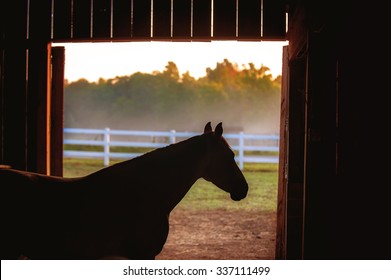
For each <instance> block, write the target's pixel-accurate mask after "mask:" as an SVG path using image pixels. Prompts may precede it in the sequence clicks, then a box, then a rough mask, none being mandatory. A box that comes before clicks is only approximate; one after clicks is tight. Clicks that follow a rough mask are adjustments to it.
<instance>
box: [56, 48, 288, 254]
mask: <svg viewBox="0 0 391 280" xmlns="http://www.w3.org/2000/svg"><path fill="white" fill-rule="evenodd" d="M215 43H216V44H217V43H218V44H219V49H220V52H221V53H222V50H229V52H231V53H233V52H234V51H235V47H232V45H231V46H229V42H224V41H222V42H215ZM215 43H213V44H215ZM236 43H238V44H239V43H240V42H236ZM147 44H149V45H147V46H150V47H151V48H152V47H155V46H154V45H157V44H155V43H154V42H149V43H147ZM201 44H203V45H205V46H208V45H209V50H208V48H207V49H206V50H205V49H202V48H201V47H198V48H199V53H194V52H195V50H190V49H189V46H190V45H187V46H185V45H184V43H173V42H166V43H165V44H163V45H161V44H160V46H159V47H156V48H155V49H154V50H153V49H150V50H148V51H146V49H145V45H144V50H143V49H141V51H142V53H143V55H141V57H142V59H143V60H142V61H144V63H143V62H142V61H141V62H135V61H134V60H133V61H132V60H130V61H129V64H128V65H127V66H128V67H126V63H125V64H124V65H125V67H124V68H125V70H121V71H122V72H121V71H118V72H113V74H104V72H100V73H101V74H97V75H96V76H93V75H92V74H91V73H92V72H93V69H94V68H95V69H105V70H107V69H110V68H116V67H112V66H109V63H110V62H111V61H110V55H109V54H110V53H115V52H116V51H117V52H118V50H115V48H113V50H112V51H110V50H109V49H106V50H105V51H102V49H101V50H97V54H95V56H92V55H91V54H92V53H94V49H95V48H96V49H99V47H102V46H103V44H100V43H93V44H92V43H89V44H87V43H72V44H61V43H56V44H53V46H64V47H65V61H66V62H65V96H64V106H65V107H64V108H65V111H64V127H65V129H73V128H78V129H96V130H105V129H109V130H110V131H112V130H131V131H155V132H156V131H173V130H175V131H176V132H195V133H197V132H198V133H201V132H202V128H203V125H204V124H205V123H206V121H212V124H214V125H216V124H217V123H218V122H220V121H222V122H223V124H224V128H225V133H227V134H240V133H243V134H251V135H257V134H260V135H272V136H277V137H278V134H279V129H280V120H279V116H280V111H279V109H280V91H281V68H282V58H281V56H282V46H284V45H286V42H267V43H264V42H262V44H265V45H267V44H269V45H270V46H268V47H273V48H275V49H278V50H279V52H277V56H275V55H276V54H275V53H276V52H273V55H274V56H275V58H274V61H273V65H271V64H270V65H268V62H263V61H259V59H258V58H257V57H256V55H254V56H253V58H252V56H251V54H256V51H254V50H251V49H250V46H249V45H247V47H246V48H247V54H248V56H247V60H246V61H237V60H235V58H230V57H220V59H219V58H216V53H214V56H215V58H214V60H211V58H209V61H210V63H209V64H208V65H205V66H204V73H202V71H201V72H198V73H195V72H193V71H194V70H193V71H192V70H189V69H190V66H191V65H189V64H188V66H187V65H186V63H189V62H185V64H183V63H182V62H181V61H180V60H177V61H176V60H175V58H174V56H172V59H170V58H167V59H166V61H164V62H163V64H160V66H159V65H157V66H152V68H150V69H147V68H146V67H145V66H146V65H149V64H150V63H151V61H152V60H153V59H156V58H154V57H153V56H152V55H151V54H162V53H167V52H169V51H170V50H171V49H172V46H173V45H180V46H181V48H182V49H185V50H187V51H188V52H187V53H186V52H185V53H184V55H187V56H189V53H191V54H192V55H191V57H193V58H194V57H195V58H196V60H194V61H193V63H200V57H203V56H206V54H213V50H212V48H211V47H210V45H211V44H212V43H210V42H209V43H206V42H203V43H201ZM240 44H242V45H246V44H247V43H245V42H241V43H240ZM104 45H105V48H107V46H117V45H120V43H110V44H104ZM136 45H137V44H136V43H130V44H129V46H128V49H127V50H128V52H129V53H132V52H135V53H137V52H138V51H139V50H137V47H136ZM165 45H167V46H165ZM194 45H195V44H194ZM75 47H79V48H80V49H82V51H80V50H79V51H76V50H75ZM166 47H168V48H166ZM203 47H204V46H203ZM258 48H260V45H258ZM83 49H84V50H83ZM265 49H267V48H265ZM259 51H260V52H262V50H261V49H259ZM129 53H128V54H129ZM269 53H270V52H269ZM78 55H79V56H78ZM128 56H129V57H130V56H131V55H128ZM139 56H140V55H139ZM212 56H213V55H212ZM269 56H271V54H269ZM125 58H126V56H125V57H123V59H122V61H121V59H119V60H117V62H118V63H120V62H122V63H123V62H124V61H125V62H126V59H125ZM111 59H112V58H111ZM133 59H134V58H133ZM99 63H102V64H99ZM91 64H92V65H94V66H93V68H92V69H91V68H88V67H85V68H84V66H88V65H91ZM134 64H135V65H136V66H138V67H136V68H133V69H132V67H131V66H133V65H134ZM83 65H84V66H83ZM275 65H277V66H275ZM119 68H121V67H119V66H118V67H117V70H119ZM272 70H273V71H272ZM75 72H76V73H79V74H78V75H79V76H77V74H76V75H75ZM98 73H99V72H98ZM167 81H169V82H167ZM257 82H258V83H260V84H261V85H259V87H258V85H257ZM143 83H144V87H142V85H143ZM154 83H155V84H154ZM251 83H253V84H251ZM254 83H255V84H254ZM146 84H147V85H149V86H151V85H153V84H154V85H155V88H159V89H160V91H159V94H155V95H159V97H156V96H155V98H162V100H169V101H170V102H162V103H161V104H160V101H161V100H160V101H157V100H158V99H156V100H155V101H151V100H152V99H147V98H146V99H143V98H139V99H137V102H138V103H136V104H132V102H131V101H130V100H129V99H127V97H129V96H132V97H133V98H134V91H135V90H133V95H132V93H131V92H132V90H129V88H130V87H132V86H135V85H137V86H138V90H139V93H140V92H143V94H139V95H138V97H140V95H141V96H144V97H145V96H146V95H148V94H151V95H154V94H152V93H151V92H150V91H148V90H150V88H147V89H146V88H145V85H146ZM120 85H124V87H122V89H121V87H120ZM163 85H164V86H163ZM238 85H240V86H241V87H239V86H238ZM126 87H127V89H128V90H126ZM162 88H164V89H165V90H166V92H164V91H163V90H162ZM260 88H263V89H262V90H263V91H262V90H261V89H260ZM173 89H175V94H171V95H170V94H167V92H170V91H172V90H173ZM194 89H198V90H199V91H200V92H198V93H196V92H195V90H194ZM202 89H203V90H204V91H202ZM257 90H258V91H257ZM235 91H236V92H238V93H237V94H236V95H235ZM118 92H122V94H121V98H119V99H118V98H117V99H116V98H115V97H114V96H115V95H116V94H118ZM183 92H186V94H187V95H185V96H184V94H183ZM262 92H263V93H266V94H265V95H267V96H262ZM181 93H182V94H181ZM276 93H277V95H276ZM191 94H193V95H196V94H197V99H189V98H190V97H191ZM273 94H274V95H273ZM193 97H194V96H193ZM216 97H218V98H216ZM202 98H209V99H205V100H204V101H202V100H201V101H200V99H202ZM177 99H180V100H181V101H182V102H183V103H181V104H179V103H176V102H175V100H177ZM258 99H259V100H258ZM243 100H245V101H246V102H243ZM222 101H224V102H226V103H224V102H222ZM94 102H97V103H94ZM195 103H198V106H201V107H198V108H197V107H195V106H194V105H195ZM210 103H212V106H210V107H209V108H208V109H207V110H206V109H205V107H204V106H202V104H203V105H205V104H210ZM138 104H144V106H145V107H141V108H140V105H138ZM151 105H154V106H151ZM132 106H133V107H132ZM234 106H235V107H234ZM236 107H239V109H234V108H236ZM107 108H110V109H109V110H107ZM126 108H129V111H131V112H134V111H136V112H137V114H138V115H142V116H141V117H140V118H135V114H129V112H126ZM161 108H163V109H161ZM200 108H201V109H202V110H200ZM200 111H201V112H200ZM102 112H106V113H102ZM118 112H124V113H123V114H124V115H123V116H121V117H120V118H116V117H118V116H120V114H119V115H118V116H116V117H115V115H116V114H117V113H118ZM197 113H198V114H197ZM151 116H152V117H151ZM119 119H121V120H124V121H123V122H120V121H119ZM183 120H185V121H184V122H183ZM250 120H251V121H250ZM253 120H255V121H253ZM77 137H80V135H76V134H73V133H68V134H67V133H64V139H65V143H66V141H67V139H73V140H77ZM83 137H84V138H83ZM104 137H105V136H104V134H99V133H95V134H94V133H92V134H88V135H87V136H85V135H84V136H82V138H81V139H84V140H86V141H97V142H99V141H100V142H102V140H104ZM115 137H118V139H115ZM147 138H149V140H148V141H151V142H154V143H156V142H161V141H162V142H165V141H170V140H166V139H159V137H149V136H148V137H147ZM110 139H111V140H112V141H116V140H118V141H127V139H125V138H122V139H121V136H111V138H110ZM139 139H142V141H145V138H139ZM271 139H272V138H271ZM180 140H181V138H180V137H176V139H175V141H180ZM132 141H133V140H132ZM235 141H236V142H235ZM246 141H247V142H248V143H249V144H248V145H250V142H253V143H251V144H254V145H266V146H268V147H271V148H270V151H267V150H266V151H257V150H255V151H246V152H245V153H246V154H245V155H244V156H246V157H248V158H250V157H253V158H256V157H258V156H259V157H270V158H273V157H276V156H277V157H278V154H277V153H276V152H275V149H273V148H272V147H273V145H274V147H277V149H278V141H275V140H268V141H269V142H264V143H263V144H260V143H256V141H255V140H246ZM71 143H72V142H71ZM73 143H75V142H73ZM79 143H80V142H79ZM265 143H266V144H265ZM230 144H231V146H238V145H239V144H238V141H237V140H235V139H233V140H232V141H231V143H230ZM110 149H111V150H110V151H111V152H113V153H114V152H118V153H143V152H147V151H149V150H150V149H149V150H147V149H145V148H144V149H140V148H138V149H137V148H136V150H135V148H128V149H125V150H124V149H123V148H121V147H111V148H110ZM129 149H130V150H129ZM77 150H81V151H82V152H97V153H100V152H103V151H104V147H102V146H101V147H99V146H96V145H87V146H85V145H80V144H65V145H64V155H66V154H67V151H73V152H74V151H77ZM239 153H240V152H239V151H237V156H239ZM70 154H72V153H70ZM73 154H74V155H76V153H73ZM125 159H126V158H112V159H110V160H109V162H108V164H114V163H116V162H119V161H122V160H125ZM75 165H77V166H78V168H77V171H76V169H75V168H74V166H75ZM106 165H107V163H106ZM63 166H64V170H63V174H64V177H72V176H81V175H85V174H88V173H91V172H94V171H97V170H98V169H101V168H104V167H105V162H104V160H103V159H102V158H99V157H98V158H88V157H85V156H84V158H78V156H73V157H72V156H64V161H63ZM242 168H243V169H242V170H243V173H244V174H245V177H246V179H247V180H248V182H249V184H250V192H249V196H248V198H247V199H246V200H245V201H243V203H242V202H240V203H239V204H235V203H233V202H232V201H230V200H229V198H228V197H226V196H225V195H224V193H222V192H220V191H219V190H218V189H217V188H215V187H214V186H213V185H211V184H209V183H207V182H206V181H203V180H200V181H198V182H197V183H196V185H195V186H193V188H192V189H191V190H190V192H189V193H188V194H187V195H186V196H185V198H184V200H183V201H182V202H181V203H180V204H179V205H178V206H177V207H176V208H175V209H174V211H173V212H172V215H171V224H170V234H169V237H168V240H167V243H166V245H165V248H164V249H163V251H162V253H161V254H160V255H159V256H158V259H274V258H275V252H274V251H275V230H276V218H277V217H276V211H277V209H276V208H277V188H278V187H277V184H278V182H277V180H278V163H277V162H273V161H271V162H267V160H266V162H255V163H252V162H248V163H247V162H244V164H243V166H242ZM188 236H191V237H192V238H191V239H189V238H185V237H188ZM232 248H235V249H232ZM237 248H241V249H240V250H237Z"/></svg>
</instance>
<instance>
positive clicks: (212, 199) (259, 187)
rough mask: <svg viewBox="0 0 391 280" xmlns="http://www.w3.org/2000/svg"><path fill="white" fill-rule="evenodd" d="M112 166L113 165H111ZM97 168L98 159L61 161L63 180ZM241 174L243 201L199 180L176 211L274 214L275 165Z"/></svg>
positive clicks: (250, 168) (250, 167)
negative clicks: (245, 185)
mask: <svg viewBox="0 0 391 280" xmlns="http://www.w3.org/2000/svg"><path fill="white" fill-rule="evenodd" d="M114 163H115V161H113V162H112V164H114ZM101 168H104V166H103V163H102V160H101V159H72V158H64V177H78V176H83V175H87V174H90V173H92V172H95V171H97V170H99V169H101ZM243 174H244V176H245V178H246V180H247V182H248V184H249V192H248V196H247V198H246V199H244V200H242V201H240V202H234V203H233V202H232V201H231V199H230V197H229V195H228V194H227V193H225V192H224V191H222V190H220V189H218V188H217V187H216V186H214V185H213V184H212V183H209V182H207V181H205V180H203V179H199V180H198V181H197V182H196V183H195V184H194V186H193V187H192V188H191V189H190V191H189V192H188V193H187V195H186V196H185V197H184V199H183V200H182V201H181V202H180V203H179V205H178V206H177V207H181V208H184V209H226V210H246V211H248V210H250V211H253V210H254V211H265V212H275V211H276V208H277V180H278V164H266V163H257V164H255V163H254V164H250V163H248V164H245V166H244V170H243ZM152 175H153V174H151V176H152ZM129 187H131V186H129Z"/></svg>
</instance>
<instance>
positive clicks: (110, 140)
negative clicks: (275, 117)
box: [64, 128, 279, 169]
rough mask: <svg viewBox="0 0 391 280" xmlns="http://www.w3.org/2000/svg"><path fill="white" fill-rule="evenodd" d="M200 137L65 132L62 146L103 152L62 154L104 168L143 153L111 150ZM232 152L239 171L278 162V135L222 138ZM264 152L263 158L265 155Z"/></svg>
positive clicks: (174, 133)
mask: <svg viewBox="0 0 391 280" xmlns="http://www.w3.org/2000/svg"><path fill="white" fill-rule="evenodd" d="M197 134H199V133H194V132H177V131H175V130H171V131H133V130H111V129H109V128H105V129H85V128H65V129H64V144H70V145H83V146H84V145H87V146H101V147H103V151H101V152H100V151H76V150H65V149H64V157H72V158H102V159H103V163H104V165H105V166H108V165H109V164H110V159H111V158H113V159H114V158H115V159H130V158H134V157H137V156H140V155H142V153H122V152H112V151H110V148H111V147H135V148H149V149H156V148H161V147H165V146H167V145H169V144H173V143H176V142H178V141H182V140H184V139H186V138H189V137H192V136H195V135H197ZM224 138H225V139H226V140H227V141H228V142H229V144H230V145H231V148H232V149H233V150H234V151H235V152H236V155H237V156H236V161H237V163H238V165H239V167H240V168H241V169H243V165H244V163H245V162H256V163H257V162H258V163H260V162H263V163H277V162H278V147H279V136H278V135H262V134H245V133H243V132H240V133H237V134H232V133H226V134H224ZM265 152H266V154H265Z"/></svg>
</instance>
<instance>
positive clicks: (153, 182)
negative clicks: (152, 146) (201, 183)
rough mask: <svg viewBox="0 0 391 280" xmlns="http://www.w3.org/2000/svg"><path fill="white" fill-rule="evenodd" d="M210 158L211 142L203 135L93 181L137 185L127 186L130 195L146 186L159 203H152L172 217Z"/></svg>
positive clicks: (110, 170)
mask: <svg viewBox="0 0 391 280" xmlns="http://www.w3.org/2000/svg"><path fill="white" fill-rule="evenodd" d="M206 155H207V141H206V139H205V137H203V135H200V136H195V137H192V138H189V139H187V140H184V141H182V142H179V143H176V144H173V145H170V146H168V147H165V148H160V149H157V150H154V151H152V152H150V153H147V154H144V155H142V156H140V157H138V158H135V159H132V160H128V161H124V162H121V163H118V164H116V165H113V166H110V167H108V168H105V169H103V170H100V171H98V172H96V174H94V175H92V177H95V180H96V181H100V180H103V179H102V178H107V177H116V178H122V179H121V181H122V182H133V184H132V183H127V185H126V186H124V187H125V188H126V189H127V190H129V191H131V188H137V187H138V186H137V184H138V183H139V182H142V185H143V186H145V188H146V189H143V190H142V191H143V192H148V194H147V196H149V197H151V200H152V199H155V201H151V203H158V204H160V207H161V210H162V211H164V212H166V214H169V212H171V210H172V209H174V208H175V206H176V205H177V204H178V203H179V202H180V201H181V200H182V198H183V197H184V196H185V195H186V193H187V192H188V191H189V190H190V188H191V186H192V185H193V184H194V183H195V182H196V181H197V180H198V179H199V178H200V177H201V176H202V172H203V168H204V165H205V159H206ZM140 195H141V194H140Z"/></svg>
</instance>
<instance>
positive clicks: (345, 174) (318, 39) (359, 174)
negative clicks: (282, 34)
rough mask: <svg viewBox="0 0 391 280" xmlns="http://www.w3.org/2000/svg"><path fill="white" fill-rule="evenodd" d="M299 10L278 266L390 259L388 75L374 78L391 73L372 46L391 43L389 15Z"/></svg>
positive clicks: (307, 6) (345, 8) (372, 10)
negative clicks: (386, 39)
mask: <svg viewBox="0 0 391 280" xmlns="http://www.w3.org/2000/svg"><path fill="white" fill-rule="evenodd" d="M299 2H300V5H297V6H291V8H292V10H290V25H289V26H290V32H288V39H289V47H288V52H289V55H290V60H289V70H288V72H289V76H290V77H289V83H290V88H289V90H290V93H289V101H290V104H289V105H288V106H289V112H290V116H291V118H290V122H289V133H288V134H289V141H288V142H287V145H289V149H288V150H289V151H291V150H290V149H291V148H292V145H295V143H296V148H294V151H295V152H293V153H290V154H289V159H288V166H290V169H288V170H289V171H288V176H287V177H288V180H287V183H286V184H287V190H286V191H287V194H286V195H287V200H286V205H287V209H288V210H287V213H286V217H285V218H286V221H287V224H286V225H285V227H286V232H285V236H282V237H280V238H283V239H284V240H285V242H286V244H285V250H286V251H285V254H281V255H279V256H278V257H279V258H282V259H285V258H286V259H297V258H299V259H300V258H302V259H384V258H385V259H389V258H390V256H391V254H390V246H389V245H390V241H389V239H390V238H389V236H390V235H389V233H390V231H389V229H388V226H387V222H386V221H387V218H388V213H390V207H389V206H387V205H388V204H389V203H388V196H387V194H388V192H389V191H388V189H387V187H385V186H386V185H388V186H389V185H390V184H389V183H387V182H388V179H387V170H386V168H387V167H386V165H387V164H386V165H385V164H384V162H385V161H384V159H385V157H384V155H385V154H387V151H389V143H387V142H386V141H383V140H382V139H384V138H382V137H381V136H380V137H378V135H381V134H382V133H383V131H384V128H387V127H389V123H388V122H389V118H387V117H386V115H385V114H384V113H385V112H386V110H387V108H383V107H384V106H387V105H386V104H387V103H386V102H382V101H381V100H383V99H382V97H384V94H385V92H387V90H386V84H385V83H384V81H386V77H383V76H385V73H386V72H382V70H380V71H376V72H374V70H376V69H386V67H387V65H386V61H385V59H384V56H385V53H386V52H385V51H384V47H383V46H382V45H381V44H379V43H377V42H376V38H380V37H378V36H379V35H380V36H381V35H382V34H386V33H387V30H386V28H387V24H385V19H386V18H387V17H386V15H385V11H386V9H385V7H380V6H375V5H371V4H367V5H357V3H355V4H354V5H353V3H348V2H344V3H340V2H338V1H328V2H324V3H319V2H317V3H316V5H315V4H314V3H311V2H310V1H299ZM349 4H351V5H349ZM304 34H305V36H304ZM303 59H304V61H305V69H303V67H300V61H303ZM379 67H380V68H379ZM374 73H376V75H374ZM303 80H304V81H305V86H304V87H303V83H300V81H303ZM388 92H389V90H388ZM295 102H296V104H294V103H295ZM301 108H303V109H301ZM303 113H304V114H303ZM293 114H296V116H294V115H293ZM301 117H304V122H301V121H300V119H301ZM294 139H296V140H294ZM302 141H303V143H304V152H303V153H302V154H300V152H299V151H300V149H301V145H300V143H301V142H302ZM297 144H299V145H297ZM388 165H389V164H388ZM301 166H303V167H304V168H303V170H302V171H301ZM301 172H302V173H301ZM301 175H302V177H301ZM301 178H302V179H303V185H302V188H301V191H302V194H301V193H300V186H301V185H300V184H301ZM300 198H301V199H302V203H300ZM290 207H291V211H290V210H289V208H290ZM301 209H303V219H302V220H300V219H299V220H298V219H296V218H297V213H298V212H300V211H301ZM279 218H280V217H279ZM290 229H294V230H293V231H290ZM295 233H296V234H295ZM278 245H279V244H277V246H278ZM279 249H280V248H278V247H277V252H279ZM280 252H282V251H281V250H280Z"/></svg>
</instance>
